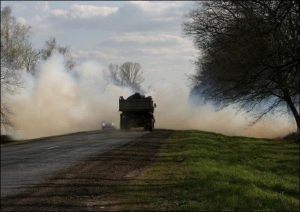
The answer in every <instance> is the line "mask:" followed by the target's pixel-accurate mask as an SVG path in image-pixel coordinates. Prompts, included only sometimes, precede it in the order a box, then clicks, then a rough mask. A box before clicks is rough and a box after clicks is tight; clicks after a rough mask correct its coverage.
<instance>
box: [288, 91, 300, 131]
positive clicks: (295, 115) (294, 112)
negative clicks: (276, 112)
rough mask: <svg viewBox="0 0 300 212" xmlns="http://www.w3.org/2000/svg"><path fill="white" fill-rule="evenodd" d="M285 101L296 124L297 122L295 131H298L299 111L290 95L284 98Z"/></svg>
mask: <svg viewBox="0 0 300 212" xmlns="http://www.w3.org/2000/svg"><path fill="white" fill-rule="evenodd" d="M285 101H286V103H287V104H288V106H289V107H290V109H291V111H292V113H293V115H294V117H295V120H296V124H297V132H298V133H299V130H300V115H299V112H298V111H297V108H296V107H295V105H294V103H293V101H292V99H291V97H290V96H287V97H286V98H285Z"/></svg>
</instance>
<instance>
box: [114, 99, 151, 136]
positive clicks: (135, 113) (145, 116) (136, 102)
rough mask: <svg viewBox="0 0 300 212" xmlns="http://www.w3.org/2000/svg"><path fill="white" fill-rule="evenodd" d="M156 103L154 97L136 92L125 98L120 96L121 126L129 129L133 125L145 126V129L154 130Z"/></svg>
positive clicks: (122, 128) (135, 126) (136, 126)
mask: <svg viewBox="0 0 300 212" xmlns="http://www.w3.org/2000/svg"><path fill="white" fill-rule="evenodd" d="M155 107H156V104H154V102H153V100H152V97H151V96H148V97H145V96H144V95H141V94H140V93H135V94H133V95H131V96H129V97H128V98H127V99H124V98H123V97H122V96H120V98H119V111H121V112H122V113H121V114H120V128H121V130H129V129H130V128H131V127H134V128H138V127H143V128H144V130H149V131H153V129H154V123H155V118H154V115H153V113H154V108H155Z"/></svg>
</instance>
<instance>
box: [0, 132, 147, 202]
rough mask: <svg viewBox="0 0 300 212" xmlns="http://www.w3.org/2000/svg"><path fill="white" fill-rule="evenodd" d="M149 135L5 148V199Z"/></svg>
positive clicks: (88, 136)
mask: <svg viewBox="0 0 300 212" xmlns="http://www.w3.org/2000/svg"><path fill="white" fill-rule="evenodd" d="M146 133H148V132H144V131H141V130H132V131H130V132H123V131H119V130H98V131H91V132H83V133H79V134H73V135H66V136H63V137H54V138H47V139H45V140H41V141H37V142H32V143H27V144H22V145H17V146H9V147H2V148H1V197H4V196H8V195H11V194H14V193H16V192H18V191H19V190H20V189H23V188H27V187H30V186H33V185H35V184H37V183H39V182H41V181H42V180H45V179H49V178H50V177H52V176H54V175H55V174H56V173H58V172H59V171H61V170H63V169H66V168H69V167H71V166H73V165H75V164H76V163H77V162H79V161H82V160H86V159H88V158H90V157H93V156H96V155H99V154H101V153H103V152H106V151H108V150H111V149H114V148H116V147H119V146H121V145H123V144H125V143H127V142H129V141H131V140H133V139H135V138H137V137H140V136H142V135H144V134H146Z"/></svg>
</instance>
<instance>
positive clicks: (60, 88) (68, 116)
mask: <svg viewBox="0 0 300 212" xmlns="http://www.w3.org/2000/svg"><path fill="white" fill-rule="evenodd" d="M63 64H64V62H63V58H62V57H61V56H59V55H54V56H53V57H51V58H50V59H49V60H47V61H45V62H44V63H42V64H41V65H40V67H39V72H38V75H37V77H32V76H31V75H30V74H26V73H24V80H25V81H26V88H25V89H23V90H22V91H21V93H20V94H18V95H14V96H11V97H10V98H9V101H10V106H11V109H12V110H13V112H14V116H12V121H13V123H14V124H15V125H16V127H17V130H16V131H15V137H17V138H19V139H29V138H38V137H45V136H51V135H60V134H65V133H71V132H79V131H87V130H99V129H101V124H102V121H110V122H114V123H116V126H117V127H118V128H119V114H120V112H118V106H119V105H118V99H119V96H124V97H125V98H127V97H128V96H130V95H131V94H132V93H133V91H131V90H130V89H129V88H124V87H118V86H116V85H114V84H112V83H110V82H109V80H108V78H107V73H105V71H104V70H105V69H106V67H103V66H101V64H99V63H97V62H94V61H90V62H86V63H83V64H82V65H78V66H77V68H76V73H77V75H74V73H72V72H68V71H66V70H65V67H64V65H63ZM146 80H147V79H146ZM146 96H152V97H153V100H154V102H155V103H156V104H157V108H156V109H155V118H156V124H155V128H166V129H182V130H183V129H198V130H205V131H211V132H217V133H222V134H226V135H234V136H236V135H239V136H251V137H265V138H274V137H280V136H284V135H286V134H288V133H290V132H294V131H296V126H295V123H294V122H292V121H291V120H290V119H288V118H287V119H285V118H283V117H282V118H280V120H277V121H276V122H274V121H272V120H266V121H264V122H259V123H257V124H256V125H254V126H251V127H249V120H247V119H246V118H245V114H242V113H239V114H236V112H235V111H234V110H233V109H232V108H226V109H224V110H221V111H218V112H216V111H215V110H214V109H213V107H212V106H210V105H204V106H199V107H195V106H192V105H191V104H190V103H189V101H188V96H189V90H188V88H187V86H186V85H185V83H184V82H181V83H174V82H173V83H170V82H161V83H156V84H154V85H151V89H148V90H147V91H146Z"/></svg>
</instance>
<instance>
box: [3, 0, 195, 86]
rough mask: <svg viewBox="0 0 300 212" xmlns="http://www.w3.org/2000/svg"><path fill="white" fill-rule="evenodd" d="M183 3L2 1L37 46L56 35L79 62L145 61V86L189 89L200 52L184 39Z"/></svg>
mask: <svg viewBox="0 0 300 212" xmlns="http://www.w3.org/2000/svg"><path fill="white" fill-rule="evenodd" d="M193 4H194V3H193V2H185V1H165V2H164V1H154V2H153V1H151V2H148V1H141V2H139V1H133V2H127V1H107V2H106V1H99V2H98V1H65V2H59V1H54V2H53V1H49V2H47V1H34V2H33V1H32V2H31V1H12V2H9V1H1V8H3V7H5V6H7V5H10V6H11V7H12V11H13V16H15V17H16V18H17V20H18V21H20V22H21V23H24V24H28V25H30V26H32V32H33V34H34V37H33V43H34V45H35V46H36V47H37V48H40V47H42V45H43V44H44V42H45V41H46V40H48V39H49V38H51V37H55V38H56V39H57V42H58V44H59V45H61V46H65V45H68V46H70V48H71V53H72V55H73V56H74V57H75V58H76V61H79V62H80V61H82V60H87V59H88V60H96V61H98V62H100V63H101V64H102V65H103V67H107V66H108V65H109V64H110V63H117V64H119V65H120V64H122V63H124V62H127V61H132V62H139V63H140V64H141V65H142V71H143V73H144V74H143V75H144V77H145V82H144V85H143V87H144V88H147V87H148V86H151V84H154V83H157V82H166V83H172V84H173V83H177V84H178V88H179V89H180V88H183V87H185V88H186V87H187V84H188V82H187V79H186V78H187V77H186V75H187V74H191V73H193V72H194V67H193V66H192V62H191V61H192V60H193V59H195V57H196V56H197V54H198V53H197V50H196V48H195V47H194V46H193V43H192V41H191V40H190V39H189V38H184V37H183V33H182V28H181V26H182V22H183V20H184V14H186V13H187V12H188V11H189V10H190V9H191V8H193Z"/></svg>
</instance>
